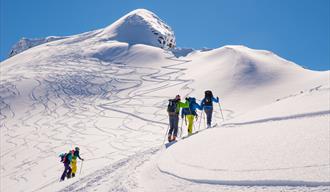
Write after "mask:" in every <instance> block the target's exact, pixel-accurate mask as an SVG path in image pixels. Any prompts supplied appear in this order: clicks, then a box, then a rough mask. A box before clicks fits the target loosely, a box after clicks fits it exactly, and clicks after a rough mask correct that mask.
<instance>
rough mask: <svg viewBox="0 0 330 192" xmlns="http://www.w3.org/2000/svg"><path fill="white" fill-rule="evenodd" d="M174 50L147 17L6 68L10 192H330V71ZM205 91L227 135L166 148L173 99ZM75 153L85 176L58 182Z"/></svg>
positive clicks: (242, 50)
mask: <svg viewBox="0 0 330 192" xmlns="http://www.w3.org/2000/svg"><path fill="white" fill-rule="evenodd" d="M156 33H157V34H156ZM160 37H162V38H163V40H164V41H160V42H159V41H158V40H159V39H162V38H160ZM163 42H165V43H163ZM169 43H173V44H172V45H171V46H173V45H175V37H174V34H173V32H172V30H171V29H170V27H168V26H167V25H166V24H165V23H164V22H163V21H161V20H160V19H159V18H158V17H157V16H156V15H155V14H153V13H151V12H150V11H147V10H144V9H138V10H135V11H133V12H131V13H128V14H127V15H125V16H123V17H122V18H120V19H119V20H118V21H116V22H115V23H113V24H112V25H110V26H108V27H106V28H104V29H99V30H95V31H91V32H87V33H83V34H78V35H73V36H70V37H67V38H64V39H58V40H56V41H52V42H47V43H44V44H39V45H38V46H35V47H33V48H29V49H26V50H24V51H23V52H21V53H20V54H17V55H15V56H13V57H10V58H8V59H7V60H5V61H3V62H2V63H1V64H0V65H1V83H0V109H1V113H0V118H1V124H0V126H1V127H0V130H1V133H0V137H1V141H0V142H1V143H0V144H1V145H0V146H1V148H0V151H1V156H0V157H1V179H0V180H1V181H0V182H1V186H0V187H1V191H57V190H58V191H79V190H82V191H178V190H180V191H219V190H220V191H282V190H286V191H311V190H315V191H323V190H324V191H326V190H329V180H330V178H329V176H328V175H329V174H328V173H329V159H330V158H329V151H330V149H329V145H330V143H329V141H330V140H329V129H330V128H329V117H330V110H329V108H330V104H329V97H330V95H329V94H330V85H329V75H330V73H329V71H324V72H316V71H311V70H307V69H303V68H302V67H300V66H299V65H297V64H294V63H292V62H290V61H287V60H285V59H283V58H281V57H279V56H277V55H275V54H274V53H271V52H268V51H263V50H254V49H250V48H247V47H244V46H225V47H221V48H218V49H213V50H193V49H175V50H173V52H172V51H171V50H169V49H168V48H169V47H170V46H169ZM206 89H212V90H213V92H214V94H215V95H218V96H219V97H220V100H221V107H222V109H223V113H224V117H225V120H226V121H225V122H222V119H221V115H220V113H219V111H218V109H217V106H216V105H215V114H214V122H217V123H218V124H219V125H220V124H221V125H220V126H218V127H216V128H214V129H210V130H205V129H204V128H205V122H204V121H199V122H197V123H196V125H195V130H196V129H199V128H200V130H201V131H200V133H198V134H196V135H194V136H192V137H189V138H187V139H184V140H181V141H179V142H178V143H176V144H174V145H172V146H171V147H170V148H168V149H163V148H162V143H163V142H164V135H165V133H166V130H167V123H168V122H167V121H168V117H167V114H166V110H165V109H166V105H167V100H168V99H169V98H172V97H173V96H174V95H176V94H178V93H179V94H181V95H182V97H183V98H184V97H185V96H188V95H189V96H195V97H197V98H198V99H201V98H202V96H203V92H204V90H206ZM180 123H181V122H180ZM199 124H200V126H199ZM184 127H185V126H184ZM185 134H186V130H185V128H184V129H183V135H185ZM75 146H79V147H80V148H81V156H82V157H83V158H85V159H86V160H85V161H84V163H83V169H82V172H81V174H78V177H76V178H74V179H71V180H67V181H65V182H61V183H59V182H58V179H59V177H60V175H61V172H62V169H63V165H62V164H61V163H59V158H58V155H59V154H60V153H62V152H65V151H68V150H69V149H71V148H73V147H75ZM80 163H81V162H79V165H78V169H80V168H81V166H82V164H80ZM78 172H79V170H78ZM164 181H166V182H164Z"/></svg>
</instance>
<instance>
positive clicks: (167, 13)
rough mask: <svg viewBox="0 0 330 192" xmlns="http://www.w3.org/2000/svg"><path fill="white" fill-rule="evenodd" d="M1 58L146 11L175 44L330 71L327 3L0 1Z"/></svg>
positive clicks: (288, 0) (300, 0) (267, 0)
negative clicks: (22, 44) (272, 56)
mask: <svg viewBox="0 0 330 192" xmlns="http://www.w3.org/2000/svg"><path fill="white" fill-rule="evenodd" d="M0 1H1V12H0V14H1V29H0V32H1V33H0V35H1V39H0V45H1V47H0V48H1V50H0V53H1V54H0V56H1V57H0V59H1V60H4V59H5V58H6V57H7V55H8V53H9V50H10V48H11V46H12V45H13V44H14V43H16V42H17V41H18V40H19V39H20V38H21V37H27V38H38V37H46V36H51V35H58V36H61V35H73V34H78V33H82V32H86V31H91V30H94V29H99V28H103V27H105V26H107V25H110V24H111V23H113V22H114V21H116V20H117V19H118V18H120V17H121V16H123V15H124V14H126V13H128V12H130V11H132V10H134V9H136V8H145V9H148V10H150V11H152V12H154V13H155V14H156V15H158V16H159V17H160V18H161V19H162V20H164V21H165V22H166V23H167V24H168V25H170V26H171V27H172V29H173V30H174V32H175V35H176V40H177V45H178V46H180V47H192V48H202V47H208V48H217V47H221V46H224V45H234V44H235V45H245V46H248V47H250V48H255V49H265V50H270V51H272V52H274V53H276V54H278V55H279V56H281V57H283V58H285V59H288V60H291V61H293V62H295V63H297V64H299V65H301V66H303V67H305V68H308V69H313V70H329V69H330V56H329V53H330V11H329V10H330V1H329V0H203V1H201V0H194V1H192V0H180V1H179V0H166V1H163V0H134V1H133V0H117V1H115V0H56V1H55V0H29V1H25V0H0Z"/></svg>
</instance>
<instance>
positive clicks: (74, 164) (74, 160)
mask: <svg viewBox="0 0 330 192" xmlns="http://www.w3.org/2000/svg"><path fill="white" fill-rule="evenodd" d="M77 158H79V159H80V160H82V161H83V160H84V159H83V158H81V157H80V155H79V147H76V148H75V150H74V153H73V156H72V161H71V169H72V172H71V174H72V175H71V177H74V176H76V172H77Z"/></svg>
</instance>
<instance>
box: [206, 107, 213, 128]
mask: <svg viewBox="0 0 330 192" xmlns="http://www.w3.org/2000/svg"><path fill="white" fill-rule="evenodd" d="M204 111H205V114H206V123H207V127H211V122H212V112H213V109H205V110H204Z"/></svg>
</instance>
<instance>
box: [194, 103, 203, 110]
mask: <svg viewBox="0 0 330 192" xmlns="http://www.w3.org/2000/svg"><path fill="white" fill-rule="evenodd" d="M195 107H196V109H198V110H202V109H203V108H202V106H200V105H199V104H198V103H195Z"/></svg>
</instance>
